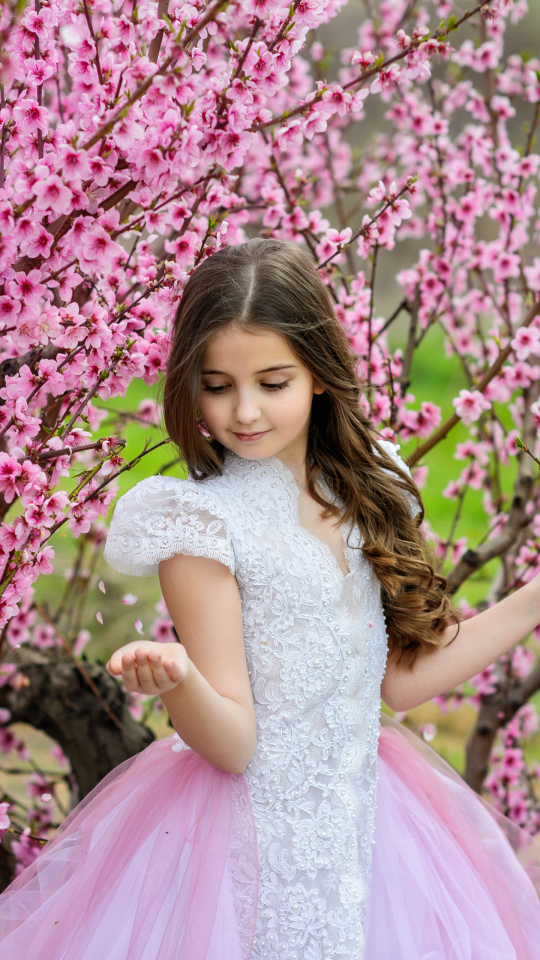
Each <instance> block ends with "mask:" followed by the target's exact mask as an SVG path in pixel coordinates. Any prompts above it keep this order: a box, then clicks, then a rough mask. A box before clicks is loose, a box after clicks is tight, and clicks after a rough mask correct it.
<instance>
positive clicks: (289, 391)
mask: <svg viewBox="0 0 540 960" xmlns="http://www.w3.org/2000/svg"><path fill="white" fill-rule="evenodd" d="M201 372H202V377H201V392H200V397H199V412H200V415H201V417H202V419H203V420H204V422H205V424H206V426H207V428H208V431H209V433H210V434H211V436H213V437H215V439H216V440H218V441H219V442H220V443H221V444H223V446H224V447H227V448H228V449H229V450H232V451H233V452H234V453H237V454H238V455H239V456H240V457H245V458H246V459H248V460H259V459H261V458H262V457H274V456H282V455H283V456H285V458H289V457H293V458H296V457H298V458H299V459H300V461H303V460H304V459H305V455H306V445H307V435H308V425H309V418H310V415H311V402H312V399H313V394H314V393H323V392H324V388H323V387H322V386H321V385H320V384H319V383H317V381H316V380H315V378H314V376H313V374H312V373H311V371H310V370H308V368H307V367H305V366H304V365H303V364H302V363H301V362H300V361H299V360H298V358H297V357H296V356H295V354H294V353H293V352H292V350H291V348H290V346H289V344H288V343H287V341H286V340H285V338H284V337H282V336H281V334H279V333H275V332H274V331H268V330H265V329H263V328H261V327H256V326H253V327H251V328H250V329H249V330H245V329H241V328H240V327H238V326H236V325H235V324H229V326H227V327H224V329H223V330H221V331H220V332H219V333H217V334H216V335H215V337H213V338H212V340H211V341H210V343H209V344H208V346H207V347H206V349H205V351H204V354H203V358H202V365H201Z"/></svg>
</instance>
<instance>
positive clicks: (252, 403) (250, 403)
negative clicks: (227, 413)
mask: <svg viewBox="0 0 540 960" xmlns="http://www.w3.org/2000/svg"><path fill="white" fill-rule="evenodd" d="M260 416H261V409H260V407H259V404H258V403H257V400H256V398H255V397H254V396H253V395H252V394H251V392H250V391H242V392H239V393H238V396H237V400H236V406H235V409H234V417H235V419H236V420H237V421H238V423H244V424H249V423H254V422H255V421H256V420H259V418H260Z"/></svg>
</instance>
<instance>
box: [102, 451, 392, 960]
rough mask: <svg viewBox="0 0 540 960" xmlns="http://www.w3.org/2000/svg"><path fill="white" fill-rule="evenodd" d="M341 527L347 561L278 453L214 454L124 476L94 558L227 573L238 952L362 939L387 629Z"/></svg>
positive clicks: (345, 947) (298, 959) (302, 957)
mask: <svg viewBox="0 0 540 960" xmlns="http://www.w3.org/2000/svg"><path fill="white" fill-rule="evenodd" d="M386 446H387V449H388V451H389V452H390V453H391V454H393V455H394V456H395V457H397V454H396V453H395V449H396V448H395V447H394V446H393V445H392V444H390V443H388V444H387V445H386ZM343 534H344V550H345V558H346V561H347V565H348V567H349V571H350V572H349V574H348V575H347V576H344V575H343V573H342V571H341V569H340V567H339V565H338V563H337V561H336V559H335V557H334V555H333V554H332V552H331V550H330V548H329V547H328V546H327V545H326V544H324V543H322V542H321V541H320V540H318V539H317V538H316V537H315V536H314V535H312V534H311V533H309V532H308V531H306V530H305V529H304V528H303V527H302V526H301V525H300V523H299V518H298V490H297V486H296V483H295V481H294V479H293V477H292V474H291V473H290V471H289V470H288V469H287V468H286V467H285V466H284V465H283V464H282V463H281V461H280V460H278V459H275V458H269V459H264V460H255V461H250V460H244V459H241V458H239V457H236V456H235V455H233V454H230V455H228V456H227V458H226V462H225V467H224V472H223V475H222V476H219V477H214V478H211V479H208V480H206V481H203V482H202V483H199V482H195V481H193V480H190V479H188V480H185V481H182V480H177V479H171V478H167V477H159V476H158V477H152V478H149V479H148V480H144V481H143V482H142V483H139V484H137V486H135V487H134V488H133V489H132V490H131V491H129V493H127V494H126V495H124V496H123V497H122V498H121V499H120V501H119V502H118V505H117V506H116V509H115V512H114V518H113V521H112V524H111V529H110V533H109V537H108V540H107V547H106V551H105V556H106V559H107V560H108V562H109V563H110V564H112V566H114V567H115V568H116V569H118V570H120V571H122V572H125V573H131V574H139V575H143V576H144V575H151V574H155V573H156V572H157V564H158V562H159V561H160V560H162V559H165V558H167V557H170V556H172V555H173V554H175V553H184V554H188V555H192V556H205V557H211V558H213V559H215V560H219V561H220V562H221V563H224V564H225V565H226V566H228V567H229V569H230V570H231V572H232V573H233V574H234V576H235V577H236V579H237V582H238V586H239V590H240V595H241V600H242V609H243V625H244V638H245V647H246V655H247V662H248V667H249V675H250V680H251V687H252V690H253V698H254V701H255V711H256V719H257V747H256V750H255V753H254V756H253V759H252V760H251V762H250V764H249V766H248V767H247V769H246V771H245V776H246V779H247V783H248V787H249V793H250V797H251V802H252V806H253V812H254V816H255V823H256V828H257V841H258V860H259V905H258V919H257V932H256V936H255V943H254V948H253V953H252V958H253V960H334V958H336V960H337V958H339V960H361V958H362V957H363V954H364V925H365V913H366V905H367V902H368V893H369V884H370V868H371V853H372V844H373V832H374V814H375V792H376V782H377V773H376V770H377V743H378V730H379V709H380V688H381V681H382V678H383V674H384V669H385V662H386V655H387V640H386V630H385V622H384V615H383V609H382V605H381V601H380V588H379V583H378V581H377V579H376V577H375V575H374V573H373V571H372V569H371V566H370V564H369V563H368V562H367V561H366V560H365V559H364V557H363V556H362V553H361V551H360V550H359V549H358V547H359V533H358V530H357V529H355V530H352V532H350V533H349V535H347V534H348V531H346V530H343Z"/></svg>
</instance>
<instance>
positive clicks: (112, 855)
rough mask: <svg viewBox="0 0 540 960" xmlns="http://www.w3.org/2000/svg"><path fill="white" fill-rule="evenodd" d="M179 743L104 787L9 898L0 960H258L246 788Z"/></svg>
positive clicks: (157, 747) (2, 908)
mask: <svg viewBox="0 0 540 960" xmlns="http://www.w3.org/2000/svg"><path fill="white" fill-rule="evenodd" d="M172 742H173V741H172V739H171V738H170V737H167V738H166V739H165V740H160V741H158V742H157V743H153V744H151V745H150V746H149V747H147V749H146V750H144V751H143V752H142V753H141V754H139V755H138V756H137V757H134V758H133V759H131V760H127V761H126V762H125V763H122V764H120V766H119V767H117V768H116V769H115V770H113V772H112V773H110V774H109V775H108V776H107V777H105V779H104V780H102V782H101V783H100V784H99V785H98V786H97V787H96V789H95V790H93V791H92V793H90V794H89V795H88V797H86V798H85V800H83V801H82V803H80V804H79V805H78V806H77V807H76V808H75V810H74V811H73V812H72V813H71V814H70V816H69V817H67V819H66V820H65V821H64V823H63V824H62V826H61V827H60V829H59V830H58V831H57V832H56V834H55V836H54V839H53V840H52V841H50V842H49V843H48V844H47V846H46V847H45V849H44V850H43V853H42V854H41V855H40V856H39V857H38V858H37V860H36V861H35V862H34V863H33V864H32V865H31V866H30V867H27V868H26V870H24V871H23V873H21V875H20V876H19V877H18V878H17V879H16V880H15V881H14V883H12V884H11V886H10V887H9V888H8V889H7V890H6V892H5V893H4V894H3V895H2V896H1V897H0V958H1V960H249V957H250V955H251V948H252V942H253V933H254V923H255V917H256V903H257V843H256V836H255V827H254V823H253V816H252V812H251V804H250V802H249V796H248V793H247V787H246V782H245V779H244V777H242V776H232V775H230V774H226V773H223V772H222V771H220V770H216V769H215V768H214V767H212V766H210V764H208V763H207V762H206V761H205V760H203V759H202V758H201V757H199V756H198V755H197V754H196V753H194V752H193V751H192V750H184V751H182V752H180V753H174V752H173V750H172Z"/></svg>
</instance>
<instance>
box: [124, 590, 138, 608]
mask: <svg viewBox="0 0 540 960" xmlns="http://www.w3.org/2000/svg"><path fill="white" fill-rule="evenodd" d="M138 599H139V598H138V597H136V596H135V594H134V593H126V595H125V597H122V603H125V604H126V605H127V606H128V607H132V606H133V604H134V603H137V600H138Z"/></svg>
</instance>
